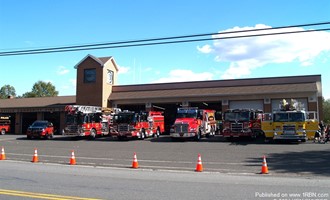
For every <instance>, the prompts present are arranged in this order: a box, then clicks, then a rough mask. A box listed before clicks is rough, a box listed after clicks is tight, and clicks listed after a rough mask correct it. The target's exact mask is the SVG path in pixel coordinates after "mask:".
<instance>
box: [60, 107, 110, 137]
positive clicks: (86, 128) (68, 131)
mask: <svg viewBox="0 0 330 200" xmlns="http://www.w3.org/2000/svg"><path fill="white" fill-rule="evenodd" d="M65 111H66V126H65V128H64V129H63V131H62V135H64V136H82V137H84V136H86V137H87V136H88V137H90V138H91V139H95V137H96V136H103V135H108V134H109V117H108V115H107V114H106V113H104V112H103V110H102V108H101V107H97V106H83V105H68V106H66V107H65Z"/></svg>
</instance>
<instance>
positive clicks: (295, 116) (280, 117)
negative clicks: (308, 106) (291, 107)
mask: <svg viewBox="0 0 330 200" xmlns="http://www.w3.org/2000/svg"><path fill="white" fill-rule="evenodd" d="M303 121H305V115H304V113H302V112H294V113H287V112H283V113H275V114H274V122H303Z"/></svg>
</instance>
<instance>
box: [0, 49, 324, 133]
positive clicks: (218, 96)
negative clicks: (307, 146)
mask: <svg viewBox="0 0 330 200" xmlns="http://www.w3.org/2000/svg"><path fill="white" fill-rule="evenodd" d="M75 69H77V86H76V87H77V88H76V95H75V96H57V97H42V98H8V99H1V100H0V114H7V115H10V116H11V121H12V123H11V130H12V131H11V132H12V133H16V134H24V133H25V131H26V129H27V127H28V126H29V125H30V124H31V123H32V122H33V121H34V120H37V119H39V120H41V119H45V120H49V121H52V122H53V124H54V126H55V128H56V129H57V130H58V132H57V133H60V130H62V129H63V128H64V123H65V111H64V108H65V106H66V105H75V104H76V105H93V106H101V107H109V108H113V107H117V108H121V109H123V110H134V111H141V110H162V111H163V112H164V116H165V124H166V126H170V125H171V123H173V122H174V119H175V115H176V109H177V108H178V107H188V106H192V107H199V108H203V109H205V108H208V109H214V110H217V111H225V110H226V109H235V108H251V109H260V110H263V111H264V112H266V113H270V112H272V111H273V110H275V109H278V108H279V107H278V106H279V102H280V101H281V100H283V99H286V100H287V101H290V100H291V99H296V100H297V101H299V102H301V103H302V105H303V107H304V109H305V110H307V111H315V112H316V113H317V117H318V119H322V118H323V113H322V82H321V75H309V76H286V77H271V78H253V79H235V80H214V81H198V82H197V81H196V82H177V83H157V84H139V85H118V84H117V81H118V80H117V79H118V66H117V64H116V62H115V60H114V58H113V57H95V56H92V55H87V56H86V57H85V58H83V59H82V60H81V61H80V62H79V63H77V65H76V66H75Z"/></svg>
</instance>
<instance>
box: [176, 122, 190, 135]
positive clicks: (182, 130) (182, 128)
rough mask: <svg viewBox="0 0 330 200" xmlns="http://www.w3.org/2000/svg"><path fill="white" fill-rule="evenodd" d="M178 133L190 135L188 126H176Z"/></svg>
mask: <svg viewBox="0 0 330 200" xmlns="http://www.w3.org/2000/svg"><path fill="white" fill-rule="evenodd" d="M174 131H175V132H176V133H188V124H175V130H174Z"/></svg>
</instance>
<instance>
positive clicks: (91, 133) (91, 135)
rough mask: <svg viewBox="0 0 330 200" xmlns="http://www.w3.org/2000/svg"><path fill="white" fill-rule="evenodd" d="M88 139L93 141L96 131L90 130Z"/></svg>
mask: <svg viewBox="0 0 330 200" xmlns="http://www.w3.org/2000/svg"><path fill="white" fill-rule="evenodd" d="M89 137H90V138H91V139H92V140H94V139H95V138H96V131H95V129H92V130H91V131H90V135H89Z"/></svg>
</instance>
